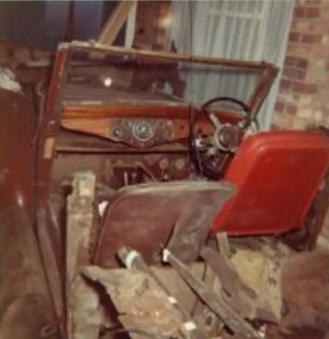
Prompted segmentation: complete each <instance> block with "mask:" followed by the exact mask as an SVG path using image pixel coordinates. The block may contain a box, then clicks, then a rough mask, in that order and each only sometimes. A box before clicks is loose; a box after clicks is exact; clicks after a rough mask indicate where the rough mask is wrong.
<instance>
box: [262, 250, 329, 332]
mask: <svg viewBox="0 0 329 339" xmlns="http://www.w3.org/2000/svg"><path fill="white" fill-rule="evenodd" d="M282 293H283V298H284V302H285V308H286V312H285V315H284V317H283V319H282V321H281V323H280V325H279V326H278V327H276V326H269V327H268V333H267V338H268V339H311V338H312V339H313V338H314V339H329V251H328V250H315V251H313V252H304V253H299V254H296V255H294V256H292V257H289V258H288V259H286V261H285V263H284V266H283V271H282Z"/></svg>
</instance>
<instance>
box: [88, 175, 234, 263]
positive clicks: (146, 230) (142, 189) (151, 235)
mask: <svg viewBox="0 0 329 339" xmlns="http://www.w3.org/2000/svg"><path fill="white" fill-rule="evenodd" d="M232 192H233V188H232V185H231V184H228V183H225V182H222V183H217V182H207V181H177V182H168V183H154V184H153V183H152V184H141V185H134V186H128V187H125V188H123V189H120V190H119V191H118V192H117V193H116V195H115V197H114V198H113V199H112V201H111V203H110V204H109V206H108V207H107V209H106V211H105V215H104V220H103V223H102V231H101V234H100V237H99V239H98V243H97V246H96V254H95V257H94V260H93V261H94V263H95V264H97V265H100V266H103V267H115V266H117V265H118V261H117V258H116V252H117V250H118V249H119V248H120V247H122V246H126V247H131V248H134V249H136V250H138V251H139V252H140V253H141V254H142V255H143V257H144V259H145V261H146V262H148V263H156V262H158V261H160V253H161V251H162V250H163V249H164V248H165V247H168V248H170V250H171V251H173V252H174V253H175V254H176V255H177V256H179V257H180V259H181V260H184V261H189V260H193V259H195V258H196V257H197V256H198V254H199V251H200V249H201V247H202V246H203V244H204V242H205V240H206V237H207V236H208V234H209V231H210V228H211V226H212V223H213V221H214V218H215V216H216V215H217V213H218V211H219V209H220V207H221V206H222V205H223V204H224V203H225V202H226V201H227V199H228V198H229V197H230V196H231V195H232Z"/></svg>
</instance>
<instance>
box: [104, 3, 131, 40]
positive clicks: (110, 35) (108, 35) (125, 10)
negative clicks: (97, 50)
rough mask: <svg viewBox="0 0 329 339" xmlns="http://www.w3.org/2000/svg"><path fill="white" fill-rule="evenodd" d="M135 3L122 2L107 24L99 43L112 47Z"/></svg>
mask: <svg viewBox="0 0 329 339" xmlns="http://www.w3.org/2000/svg"><path fill="white" fill-rule="evenodd" d="M133 5H134V1H120V2H119V3H118V5H117V6H116V8H115V9H114V11H113V13H112V15H111V16H110V17H109V19H108V21H107V23H106V24H105V26H104V28H103V31H102V33H101V35H100V37H99V39H98V42H99V43H101V44H105V45H112V44H113V42H114V40H115V38H116V37H117V35H118V33H119V31H120V29H121V28H122V26H123V25H124V23H125V22H126V20H127V18H128V15H129V12H130V10H131V8H132V7H133Z"/></svg>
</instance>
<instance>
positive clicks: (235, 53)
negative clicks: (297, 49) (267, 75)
mask: <svg viewBox="0 0 329 339" xmlns="http://www.w3.org/2000/svg"><path fill="white" fill-rule="evenodd" d="M293 7H294V1H293V0H280V1H277V0H235V1H232V0H214V1H208V0H203V1H202V0H199V1H173V2H172V13H173V20H172V25H171V28H170V32H169V41H174V42H175V45H176V48H177V50H178V52H179V53H184V54H188V55H190V54H192V55H203V56H212V57H222V58H230V59H240V60H250V61H262V60H264V61H267V62H270V63H272V64H274V65H276V66H279V67H281V66H282V64H283V60H284V55H285V51H286V45H287V37H288V32H289V28H290V23H291V19H292V12H293ZM278 78H279V77H278ZM278 78H277V79H276V81H275V83H274V85H273V87H272V89H271V91H270V93H269V96H268V98H267V100H266V101H265V103H264V104H263V106H262V109H261V111H260V113H259V116H258V117H259V122H260V125H261V127H262V129H264V130H266V129H269V127H270V125H271V121H272V114H273V110H274V104H275V100H276V97H277V93H278V84H279V79H278ZM187 80H191V79H187ZM255 81H256V78H255V77H254V76H251V75H250V74H248V73H246V74H242V75H241V74H238V73H236V74H235V73H232V72H226V73H222V74H220V75H219V74H212V73H211V72H210V73H208V74H205V75H203V76H202V77H198V80H197V81H195V80H194V81H188V82H187V91H188V92H189V95H190V96H191V97H194V98H196V100H202V98H203V99H209V95H213V96H218V95H230V96H234V97H236V98H238V99H241V100H246V99H247V97H248V96H249V95H250V93H251V91H252V90H253V88H254V85H255ZM206 96H208V97H206Z"/></svg>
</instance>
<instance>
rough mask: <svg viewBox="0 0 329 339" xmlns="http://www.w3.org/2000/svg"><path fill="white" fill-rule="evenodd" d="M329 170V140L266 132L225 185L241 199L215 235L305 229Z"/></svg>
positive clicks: (246, 147)
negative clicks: (231, 187)
mask: <svg viewBox="0 0 329 339" xmlns="http://www.w3.org/2000/svg"><path fill="white" fill-rule="evenodd" d="M328 166H329V138H328V137H327V136H325V135H324V134H322V133H320V132H303V131H294V132H267V133H260V134H257V135H254V136H251V137H249V138H247V139H246V140H245V141H244V142H243V143H242V145H241V147H240V149H239V151H238V153H237V154H236V156H235V158H234V160H233V161H232V163H231V164H230V167H229V169H228V172H227V175H226V177H225V179H226V180H228V181H230V182H232V183H234V184H235V186H236V188H237V194H236V195H235V196H233V197H232V198H231V199H230V200H229V201H228V202H227V203H226V204H225V205H224V206H223V208H222V210H221V211H220V213H219V215H218V216H217V218H216V219H215V222H214V225H213V231H214V232H218V231H227V232H228V234H230V235H255V234H279V233H283V232H286V231H289V230H291V229H294V228H298V227H301V226H302V225H303V220H304V218H305V215H306V213H307V210H308V208H309V207H310V205H311V202H312V200H313V198H314V196H315V194H316V192H317V190H318V188H319V185H320V184H321V182H322V180H323V178H324V176H325V174H326V172H327V170H328Z"/></svg>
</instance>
